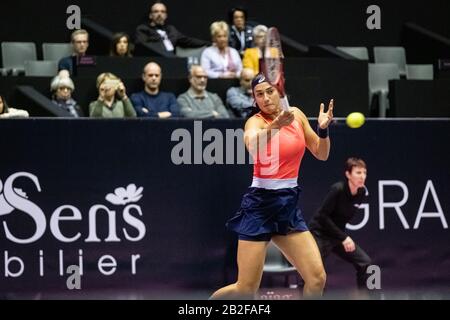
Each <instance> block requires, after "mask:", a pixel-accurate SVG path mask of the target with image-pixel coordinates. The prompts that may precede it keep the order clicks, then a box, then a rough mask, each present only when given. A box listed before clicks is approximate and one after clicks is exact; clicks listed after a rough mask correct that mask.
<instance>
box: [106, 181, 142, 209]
mask: <svg viewBox="0 0 450 320" xmlns="http://www.w3.org/2000/svg"><path fill="white" fill-rule="evenodd" d="M142 191H144V188H143V187H140V188H139V189H138V188H136V185H135V184H130V185H128V187H127V188H126V189H125V188H117V189H116V190H114V193H109V194H108V195H107V196H106V198H105V199H106V200H107V201H109V202H110V203H112V204H114V205H117V206H125V205H127V204H128V203H133V202H138V201H139V200H141V198H142Z"/></svg>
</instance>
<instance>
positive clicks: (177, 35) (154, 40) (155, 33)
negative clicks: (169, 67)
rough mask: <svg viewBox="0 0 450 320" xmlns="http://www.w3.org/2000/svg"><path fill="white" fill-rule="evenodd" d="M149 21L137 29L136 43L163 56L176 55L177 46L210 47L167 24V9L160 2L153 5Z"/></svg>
mask: <svg viewBox="0 0 450 320" xmlns="http://www.w3.org/2000/svg"><path fill="white" fill-rule="evenodd" d="M149 19H150V20H149V22H148V23H145V24H141V25H139V26H138V27H137V28H136V36H135V37H136V39H135V40H136V43H140V44H143V45H144V46H149V47H150V48H151V49H152V50H154V51H156V52H158V53H161V55H163V56H171V55H174V54H175V49H176V47H177V46H180V47H183V48H199V47H203V46H207V45H209V42H207V41H203V40H199V39H195V38H190V37H187V36H185V35H184V34H182V33H181V32H179V31H178V30H177V29H176V28H175V27H174V26H173V25H170V24H166V19H167V7H166V6H165V5H164V4H163V3H162V2H160V1H157V2H155V3H154V4H153V5H152V7H151V9H150V14H149Z"/></svg>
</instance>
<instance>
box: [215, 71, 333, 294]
mask: <svg viewBox="0 0 450 320" xmlns="http://www.w3.org/2000/svg"><path fill="white" fill-rule="evenodd" d="M252 88H253V96H254V99H255V103H256V107H257V108H259V112H258V113H256V114H255V115H254V116H252V117H251V118H250V119H249V120H248V121H247V123H246V125H245V135H244V139H245V144H246V147H247V149H248V150H249V152H250V154H251V155H252V156H253V158H254V175H253V183H252V185H251V187H250V188H249V189H248V192H247V193H246V194H245V195H244V197H243V199H242V203H241V207H240V209H239V210H238V212H237V213H236V215H235V216H234V217H233V218H232V219H230V220H229V221H228V222H227V227H228V229H230V230H232V231H235V232H236V233H238V235H239V242H238V252H237V263H238V269H239V272H238V279H237V282H236V283H234V284H231V285H229V286H226V287H224V288H221V289H219V290H217V291H216V292H215V293H214V294H213V295H212V296H211V299H240V298H255V294H256V293H257V291H258V289H259V286H260V282H261V278H262V274H263V267H264V261H265V255H266V249H267V245H268V243H269V242H270V241H273V242H274V244H275V245H276V246H277V247H278V248H279V249H280V250H281V252H282V253H283V254H284V256H285V257H286V258H287V260H288V261H289V262H290V263H291V264H292V265H293V266H294V267H295V268H296V269H297V271H298V272H299V273H300V275H301V277H302V278H303V280H304V282H305V286H304V288H303V295H304V297H314V296H321V295H322V292H323V288H324V285H325V279H326V274H325V270H324V267H323V264H322V259H321V256H320V252H319V249H318V247H317V244H316V242H315V240H314V238H313V236H312V235H311V233H310V232H309V231H308V227H307V226H306V223H305V220H304V219H303V216H302V213H301V211H300V209H299V208H298V197H299V193H300V188H299V187H298V185H297V179H298V173H299V169H300V163H301V161H302V158H303V155H304V153H305V148H308V150H309V151H310V152H311V153H312V154H313V155H314V156H315V157H316V158H317V159H319V160H323V161H325V160H327V159H328V155H329V151H330V139H329V137H328V126H329V124H330V123H331V121H332V120H333V100H331V101H330V104H329V107H328V111H327V112H325V111H324V109H325V106H324V104H321V106H320V112H319V117H318V133H317V134H316V132H314V130H313V129H312V128H311V126H310V124H309V122H308V119H307V118H306V116H305V114H304V113H303V112H302V111H300V110H299V109H298V108H296V107H290V108H289V111H283V110H282V106H281V101H280V93H279V91H278V89H277V87H276V86H273V85H271V84H270V83H269V82H268V81H267V79H266V77H265V76H264V75H263V74H261V73H260V74H258V75H257V76H256V77H255V78H254V79H253V81H252Z"/></svg>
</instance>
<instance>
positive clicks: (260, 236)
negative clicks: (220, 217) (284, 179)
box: [226, 187, 308, 241]
mask: <svg viewBox="0 0 450 320" xmlns="http://www.w3.org/2000/svg"><path fill="white" fill-rule="evenodd" d="M300 192H301V191H300V188H299V187H295V188H287V189H279V190H268V189H262V188H249V189H248V192H247V193H246V194H245V195H244V197H243V198H242V203H241V207H240V208H239V210H238V212H237V213H236V215H235V216H234V217H233V218H231V219H230V220H228V222H227V223H226V226H227V228H228V229H229V230H232V231H234V232H236V233H238V234H239V236H240V237H239V238H240V239H241V240H256V241H258V240H259V241H269V240H270V238H271V236H272V235H287V234H289V233H291V232H294V231H300V232H303V231H308V227H307V225H306V222H305V219H304V218H303V215H302V212H301V210H300V208H299V207H298V198H299V195H300Z"/></svg>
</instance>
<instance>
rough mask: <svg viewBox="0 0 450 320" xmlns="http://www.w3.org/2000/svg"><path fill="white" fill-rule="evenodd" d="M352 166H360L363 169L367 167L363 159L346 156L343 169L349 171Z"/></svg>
mask: <svg viewBox="0 0 450 320" xmlns="http://www.w3.org/2000/svg"><path fill="white" fill-rule="evenodd" d="M354 167H361V168H364V169H367V166H366V163H365V162H364V160H362V159H360V158H354V157H351V158H348V159H347V160H346V161H345V171H346V172H349V173H351V172H352V170H353V168H354Z"/></svg>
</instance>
